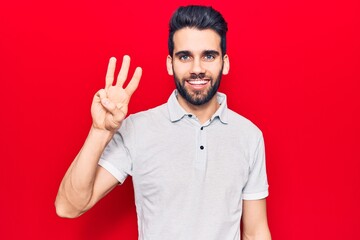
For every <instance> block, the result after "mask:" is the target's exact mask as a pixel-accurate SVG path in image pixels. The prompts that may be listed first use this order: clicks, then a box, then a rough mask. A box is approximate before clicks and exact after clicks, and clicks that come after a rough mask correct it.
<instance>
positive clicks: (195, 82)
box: [186, 79, 210, 86]
mask: <svg viewBox="0 0 360 240" xmlns="http://www.w3.org/2000/svg"><path fill="white" fill-rule="evenodd" d="M209 81H210V79H189V80H187V81H186V82H187V83H189V84H190V85H192V86H202V85H206V84H207V83H208V82H209Z"/></svg>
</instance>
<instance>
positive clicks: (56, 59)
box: [0, 0, 360, 240]
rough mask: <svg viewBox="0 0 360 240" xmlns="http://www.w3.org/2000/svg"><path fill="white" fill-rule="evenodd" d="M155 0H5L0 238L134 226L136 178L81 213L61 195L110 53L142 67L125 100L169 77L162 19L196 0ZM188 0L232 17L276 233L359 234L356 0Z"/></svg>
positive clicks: (162, 94)
mask: <svg viewBox="0 0 360 240" xmlns="http://www.w3.org/2000/svg"><path fill="white" fill-rule="evenodd" d="M121 2H122V3H121ZM147 2H150V1H126V2H125V1H115V0H113V1H110V0H104V1H93V0H87V1H70V0H63V1H56V2H54V1H7V2H6V3H4V2H3V3H1V5H0V61H1V62H0V73H1V75H0V77H1V94H0V97H1V110H0V114H1V118H0V119H1V120H0V121H1V125H0V126H1V134H0V136H1V137H0V139H1V145H0V146H1V158H2V159H1V162H2V164H1V170H0V171H1V173H0V187H1V189H0V190H1V197H0V219H1V223H0V239H136V238H137V226H136V213H135V208H134V203H133V200H134V199H133V196H132V194H133V190H132V185H131V179H128V180H127V181H126V184H124V186H121V187H118V188H116V189H115V190H114V191H113V192H112V193H111V194H110V195H108V196H107V197H106V198H105V199H103V200H102V201H101V202H100V203H99V204H98V205H97V206H96V207H95V208H94V209H92V210H91V211H89V212H88V213H86V214H85V215H83V216H82V217H80V218H78V219H74V220H69V219H60V218H58V217H57V216H56V214H55V209H54V206H53V202H54V199H55V196H56V192H57V188H58V185H59V183H60V181H61V178H62V176H63V174H64V173H65V171H66V169H67V167H68V166H69V164H70V162H71V161H72V159H73V158H74V157H75V155H76V153H77V152H78V150H79V149H80V147H81V146H82V143H83V141H84V139H85V137H86V135H87V131H88V129H89V127H90V124H91V118H90V103H91V99H92V96H93V94H94V93H95V92H96V91H97V89H99V88H102V87H103V85H104V75H105V71H106V66H107V61H108V59H109V57H111V56H116V57H118V58H119V59H121V57H122V55H124V54H129V55H130V56H131V57H132V59H133V61H132V63H133V65H132V71H133V69H134V68H135V66H141V67H142V68H143V78H142V80H141V81H142V82H141V85H140V86H139V89H138V91H137V92H136V93H135V95H134V96H133V101H132V102H131V106H130V112H136V111H139V110H145V109H148V108H150V107H153V106H156V105H158V104H160V103H163V102H164V101H166V100H167V98H168V96H169V94H170V92H171V90H172V89H173V87H174V86H173V80H172V78H171V77H169V76H168V75H167V73H166V68H165V59H166V55H167V30H168V29H167V23H168V19H169V17H170V16H171V13H172V12H173V11H174V9H175V8H176V7H177V6H179V5H183V4H186V3H189V2H190V1H179V0H176V1H175V0H173V1H167V2H166V3H163V2H162V1H156V2H153V3H147ZM164 2H165V1H164ZM191 2H193V3H203V4H206V5H212V6H214V7H215V8H217V9H218V10H220V11H221V12H222V13H223V15H224V16H225V18H226V19H227V21H228V23H229V29H230V30H229V34H228V54H229V56H230V61H231V70H230V74H229V75H228V76H226V77H224V80H223V82H222V86H221V91H223V92H226V93H227V94H228V97H229V105H230V107H231V108H232V109H234V110H236V111H237V112H239V113H240V114H242V115H244V116H246V117H248V118H250V119H251V120H252V121H253V122H254V123H256V124H257V125H258V126H259V127H260V128H261V129H262V130H263V132H264V136H265V140H266V147H267V167H268V176H269V182H270V196H269V198H268V214H269V224H270V228H271V231H272V235H273V239H274V240H289V239H294V240H304V239H360V231H359V223H360V221H359V220H358V219H357V217H358V216H359V215H360V205H359V204H360V193H359V192H360V191H359V189H358V188H359V184H360V176H359V170H360V163H359V162H360V158H359V152H358V150H359V148H360V147H359V143H360V141H359V136H360V128H359V122H360V113H359V110H360V106H359V105H360V101H359V95H360V91H359V90H360V87H359V80H360V70H359V68H360V49H359V46H360V34H359V32H360V24H359V19H360V17H359V12H360V8H359V1H355V0H353V1H352V0H341V1H340V0H338V1H325V0H323V1H310V0H306V1H287V0H274V1H265V0H260V1H238V2H237V3H235V1H191ZM231 2H232V3H231ZM219 144H222V143H219Z"/></svg>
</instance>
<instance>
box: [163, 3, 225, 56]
mask: <svg viewBox="0 0 360 240" xmlns="http://www.w3.org/2000/svg"><path fill="white" fill-rule="evenodd" d="M185 27H189V28H195V29H199V30H204V29H212V30H214V31H215V32H217V33H218V34H219V35H220V37H221V42H220V45H221V52H222V55H223V56H224V55H225V53H226V32H227V30H228V28H227V23H226V22H225V19H224V18H223V16H222V15H221V13H219V12H218V11H216V10H215V9H213V8H212V7H206V6H195V5H190V6H186V7H179V8H178V9H177V10H176V11H175V13H174V14H173V15H172V17H171V19H170V22H169V39H168V48H169V54H170V56H172V54H173V51H174V33H175V32H176V31H177V30H180V29H182V28H185Z"/></svg>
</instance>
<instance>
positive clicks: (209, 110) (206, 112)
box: [177, 94, 220, 124]
mask: <svg viewBox="0 0 360 240" xmlns="http://www.w3.org/2000/svg"><path fill="white" fill-rule="evenodd" d="M177 98H178V101H179V104H180V106H181V107H183V108H184V109H185V111H187V112H189V113H192V114H194V115H195V116H196V117H197V118H198V119H199V121H200V123H201V124H203V123H205V122H206V121H208V120H209V119H210V118H211V117H212V116H213V115H214V113H215V112H216V110H217V109H218V108H219V106H220V104H219V103H218V101H217V96H216V94H215V95H214V97H213V98H212V99H211V100H210V101H209V102H207V103H205V104H202V105H193V104H191V103H189V102H188V101H186V100H185V99H184V98H183V97H182V96H181V95H180V94H178V96H177Z"/></svg>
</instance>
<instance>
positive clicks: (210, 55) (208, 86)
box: [166, 6, 229, 106]
mask: <svg viewBox="0 0 360 240" xmlns="http://www.w3.org/2000/svg"><path fill="white" fill-rule="evenodd" d="M226 31H227V24H226V22H225V20H224V18H223V17H222V16H221V14H220V13H219V12H217V11H215V10H214V9H213V8H211V7H203V6H188V7H180V8H179V9H178V10H177V11H176V12H175V13H174V15H173V17H172V18H171V20H170V32H169V55H168V57H167V62H166V64H167V70H168V73H169V74H170V75H173V76H174V79H175V84H176V88H177V90H178V93H179V97H180V99H179V101H180V100H181V101H182V100H184V101H182V102H184V103H186V104H191V105H196V106H200V105H204V104H206V103H208V102H210V101H211V100H212V99H214V96H215V94H216V92H217V90H218V88H219V85H220V80H221V77H222V75H223V74H227V73H228V71H229V58H228V56H227V54H226V42H225V41H226Z"/></svg>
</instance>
